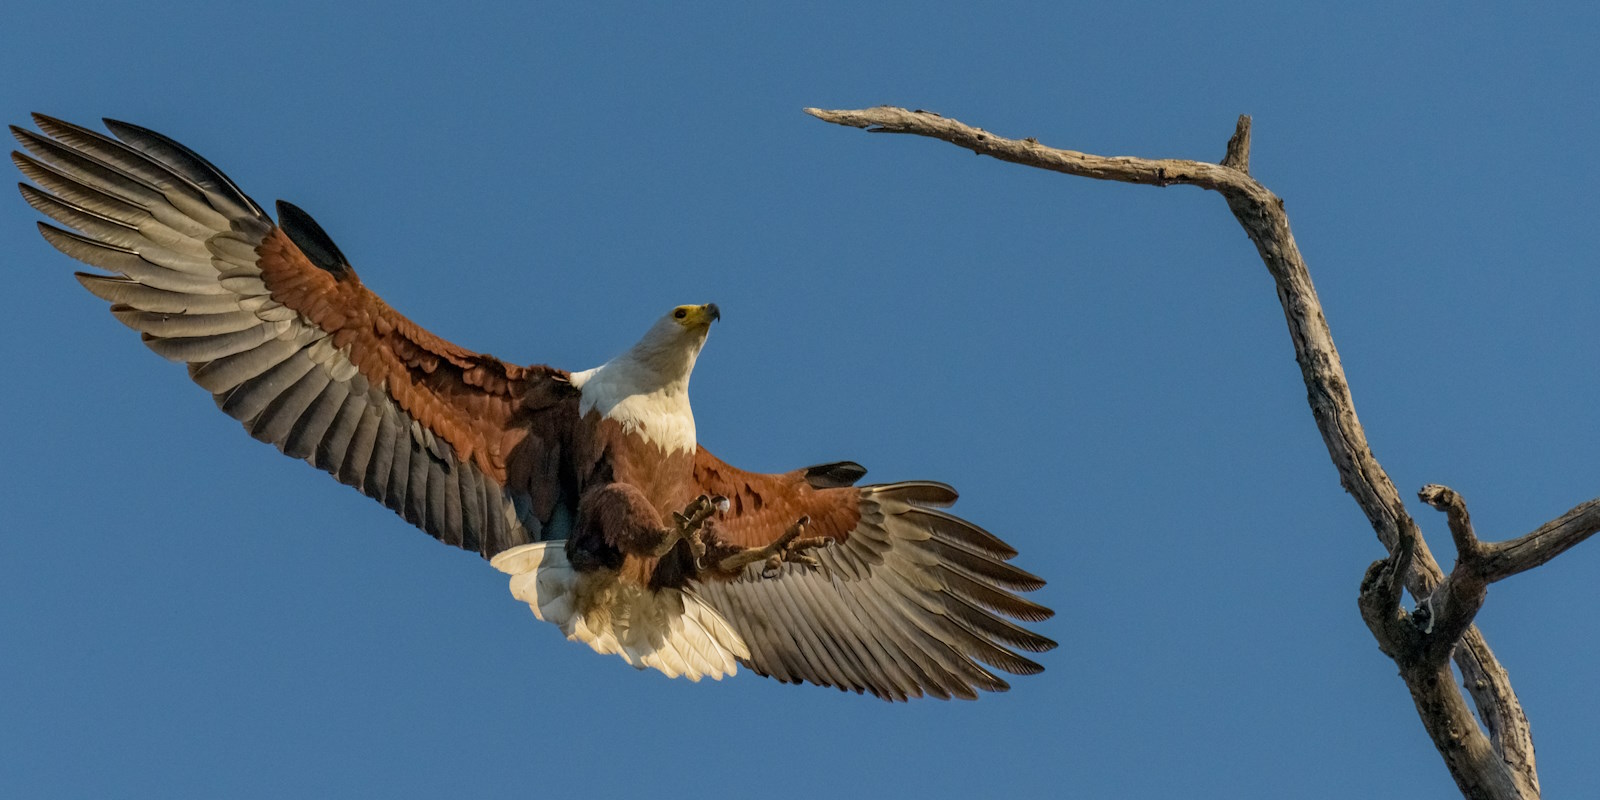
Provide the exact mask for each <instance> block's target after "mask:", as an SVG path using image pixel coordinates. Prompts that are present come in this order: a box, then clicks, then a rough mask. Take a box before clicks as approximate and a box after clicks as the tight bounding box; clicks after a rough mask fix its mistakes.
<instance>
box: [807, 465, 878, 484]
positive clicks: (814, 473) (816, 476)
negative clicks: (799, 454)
mask: <svg viewBox="0 0 1600 800" xmlns="http://www.w3.org/2000/svg"><path fill="white" fill-rule="evenodd" d="M866 474H867V468H866V467H863V466H861V465H860V464H857V463H856V462H854V461H835V462H833V463H831V464H818V465H816V466H813V467H806V483H809V484H811V488H813V489H840V488H843V487H846V486H854V485H855V484H856V481H859V480H861V478H862V477H863V476H865V475H866Z"/></svg>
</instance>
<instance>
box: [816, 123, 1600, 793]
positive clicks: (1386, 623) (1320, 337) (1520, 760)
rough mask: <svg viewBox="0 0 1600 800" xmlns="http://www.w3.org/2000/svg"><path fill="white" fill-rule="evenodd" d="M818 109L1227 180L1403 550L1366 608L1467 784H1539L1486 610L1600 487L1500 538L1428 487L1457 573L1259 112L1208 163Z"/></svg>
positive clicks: (1072, 170) (1292, 327) (1572, 535)
mask: <svg viewBox="0 0 1600 800" xmlns="http://www.w3.org/2000/svg"><path fill="white" fill-rule="evenodd" d="M806 113H808V114H810V115H812V116H814V117H817V118H818V119H822V120H824V121H827V122H832V123H835V124H838V125H846V126H850V127H855V128H864V129H866V130H868V131H870V132H874V133H903V134H914V135H918V136H927V137H931V138H935V139H941V140H943V141H946V142H950V143H951V144H955V145H957V146H960V147H964V148H966V149H969V150H971V151H973V152H974V153H978V154H979V155H986V156H991V157H993V158H998V159H1000V160H1003V161H1010V162H1013V163H1017V164H1022V165H1024V166H1030V167H1036V168H1039V169H1048V170H1052V171H1055V172H1061V173H1065V174H1068V175H1076V176H1080V177H1085V178H1094V179H1096V180H1110V181H1120V182H1124V183H1137V184H1144V185H1150V186H1170V185H1174V184H1182V185H1189V186H1197V187H1200V188H1202V189H1209V190H1211V191H1215V192H1218V193H1220V194H1222V196H1223V197H1224V198H1225V199H1226V200H1227V202H1228V207H1229V208H1230V209H1232V211H1233V213H1234V216H1235V217H1236V218H1237V219H1238V220H1239V223H1240V225H1242V226H1243V227H1244V229H1245V232H1246V233H1247V234H1248V235H1249V236H1250V239H1251V241H1253V242H1254V243H1255V245H1256V251H1257V253H1258V254H1259V255H1260V256H1261V260H1262V262H1263V263H1264V264H1265V265H1266V267H1267V270H1268V271H1269V272H1270V273H1271V274H1272V278H1273V281H1274V282H1275V283H1276V284H1277V288H1278V298H1279V301H1280V303H1281V304H1282V306H1283V311H1284V319H1285V321H1286V322H1287V324H1288V327H1289V336H1290V339H1291V341H1292V342H1293V344H1294V350H1295V360H1296V361H1297V362H1298V363H1299V365H1300V372H1301V377H1302V379H1303V380H1304V382H1305V385H1306V392H1307V402H1308V403H1309V404H1310V406H1311V413H1312V416H1313V418H1315V420H1316V423H1317V428H1318V430H1319V431H1321V432H1322V438H1323V442H1324V444H1326V446H1327V448H1328V455H1329V457H1330V458H1331V459H1332V461H1333V464H1334V467H1335V468H1336V469H1337V470H1338V472H1339V481H1340V483H1341V484H1342V485H1343V486H1344V488H1345V490H1346V491H1348V492H1349V493H1350V495H1351V496H1352V497H1353V498H1354V499H1355V501H1356V504H1357V505H1359V506H1360V507H1361V510H1362V512H1363V513H1364V514H1366V516H1367V520H1368V522H1369V523H1370V524H1371V525H1372V529H1373V531H1374V532H1375V533H1376V534H1377V536H1378V539H1379V541H1380V542H1382V543H1383V545H1384V547H1385V548H1386V549H1387V550H1388V552H1389V554H1390V555H1389V557H1388V558H1386V559H1383V560H1381V561H1378V562H1376V563H1374V564H1373V565H1372V566H1371V567H1370V568H1369V569H1368V570H1367V574H1366V576H1365V578H1364V580H1363V581H1362V587H1361V595H1360V607H1361V612H1362V618H1363V619H1364V620H1366V622H1367V624H1368V626H1369V627H1370V628H1371V629H1372V632H1373V635H1374V637H1375V638H1376V639H1377V640H1378V643H1379V647H1380V648H1381V649H1382V650H1383V652H1385V653H1386V654H1388V655H1389V656H1390V657H1391V658H1393V659H1394V660H1395V662H1396V664H1397V665H1399V666H1400V668H1401V669H1400V671H1401V677H1402V678H1403V679H1404V680H1405V682H1406V686H1407V687H1408V688H1409V689H1410V690H1411V694H1412V699H1413V701H1414V702H1415V704H1416V707H1417V711H1418V714H1419V716H1421V718H1422V721H1423V724H1424V727H1425V728H1426V729H1427V731H1428V734H1429V736H1431V737H1432V738H1433V741H1434V743H1435V745H1436V746H1437V747H1438V749H1439V752H1440V754H1441V756H1443V757H1444V760H1445V763H1446V765H1447V766H1448V767H1449V769H1450V772H1451V775H1452V776H1453V777H1454V778H1455V780H1456V784H1457V786H1458V787H1459V788H1460V789H1461V791H1462V793H1463V794H1464V795H1465V796H1467V797H1485V798H1536V797H1538V796H1539V783H1538V775H1537V770H1536V769H1535V762H1534V753H1533V738H1532V734H1531V732H1530V730H1529V727H1528V722H1527V717H1526V716H1525V715H1524V713H1523V711H1522V706H1521V704H1520V703H1519V702H1518V701H1517V696H1516V692H1515V691H1513V690H1512V687H1511V681H1510V678H1509V676H1508V675H1507V674H1506V671H1505V669H1504V668H1503V667H1501V666H1500V664H1499V662H1498V661H1497V660H1496V659H1495V657H1494V653H1493V652H1492V651H1490V649H1489V646H1488V644H1487V643H1486V642H1485V641H1484V639H1483V636H1482V634H1481V633H1480V632H1479V631H1478V629H1477V627H1476V626H1474V625H1473V624H1472V619H1473V616H1474V615H1475V614H1476V613H1477V610H1478V608H1479V607H1481V605H1482V602H1483V598H1484V595H1485V593H1486V587H1487V585H1488V584H1489V583H1492V582H1494V581H1496V580H1500V579H1501V578H1504V577H1506V576H1509V575H1512V574H1515V573H1517V572H1521V571H1524V570H1527V569H1531V568H1533V567H1536V566H1539V565H1540V564H1543V563H1545V562H1547V561H1549V560H1550V559H1551V558H1554V557H1555V556H1557V555H1559V554H1560V553H1562V552H1564V551H1565V550H1567V549H1568V548H1570V547H1572V546H1573V545H1575V544H1577V543H1578V542H1580V541H1582V540H1583V539H1585V538H1587V537H1588V536H1590V535H1592V534H1594V533H1595V532H1597V531H1600V500H1593V501H1590V502H1588V503H1585V504H1583V505H1581V506H1578V507H1577V508H1574V509H1572V510H1571V511H1569V512H1567V514H1566V515H1564V516H1563V517H1561V518H1559V519H1557V520H1554V521H1552V522H1549V523H1546V524H1545V525H1543V526H1540V528H1539V529H1538V530H1535V531H1534V532H1532V533H1530V534H1528V535H1527V536H1524V537H1522V538H1520V539H1516V540H1513V541H1510V542H1503V543H1499V544H1492V545H1486V544H1483V543H1482V542H1479V541H1478V539H1477V537H1476V535H1475V534H1474V533H1473V531H1472V527H1471V521H1470V517H1469V516H1468V515H1467V511H1466V504H1465V502H1464V501H1462V500H1461V498H1460V496H1459V495H1457V494H1456V493H1454V492H1452V491H1450V490H1449V489H1447V488H1445V487H1438V486H1429V487H1427V488H1425V489H1424V492H1423V495H1422V496H1423V499H1424V500H1425V501H1427V502H1429V503H1430V504H1435V507H1436V508H1440V509H1441V510H1443V511H1445V512H1446V514H1447V518H1448V520H1449V524H1450V530H1451V534H1452V536H1454V537H1455V540H1456V545H1457V551H1458V552H1459V553H1462V554H1464V557H1463V558H1461V559H1458V561H1457V564H1456V568H1455V569H1454V570H1452V573H1451V576H1450V578H1449V579H1446V577H1445V575H1444V573H1443V572H1442V571H1441V570H1440V569H1439V565H1438V562H1437V561H1436V560H1435V559H1434V558H1433V555H1432V553H1431V552H1429V550H1428V546H1427V543H1426V542H1425V541H1424V540H1423V539H1422V536H1421V532H1420V531H1419V530H1418V528H1417V525H1416V522H1415V521H1414V520H1413V519H1412V518H1411V516H1410V515H1409V514H1408V513H1407V512H1406V510H1405V505H1404V503H1403V502H1402V501H1401V499H1400V493H1399V492H1398V491H1397V490H1396V489H1395V486H1394V483H1393V482H1392V481H1391V480H1390V479H1389V476H1388V474H1387V473H1385V472H1384V470H1383V467H1382V466H1381V465H1380V464H1379V463H1378V460H1377V458H1376V457H1375V456H1373V454H1372V450H1371V448H1370V447H1369V446H1368V444H1367V439H1366V433H1365V431H1364V430H1363V429H1362V427H1361V423H1360V420H1359V419H1358V418H1357V417H1356V412H1355V402H1354V400H1353V399H1352V397H1351V395H1350V390H1349V385H1348V382H1347V381H1346V378H1345V374H1344V368H1343V366H1342V365H1341V363H1340V360H1339V352H1338V350H1337V348H1335V347H1334V344H1333V336H1332V333H1331V332H1330V330H1329V328H1328V322H1327V319H1326V317H1325V316H1324V314H1323V311H1322V305H1321V302H1320V301H1319V300H1318V299H1317V294H1316V289H1315V287H1314V286H1313V285H1312V282H1311V276H1310V272H1309V271H1308V270H1307V268H1306V264H1305V260H1304V258H1303V257H1302V256H1301V254H1300V250H1299V247H1298V246H1296V244H1295V241H1294V235H1293V233H1292V232H1291V231H1290V229H1289V218H1288V215H1287V213H1286V212H1285V211H1284V207H1283V201H1282V200H1280V199H1279V198H1278V197H1277V196H1276V195H1274V194H1273V193H1272V192H1270V191H1268V190H1267V188H1266V187H1265V186H1263V185H1261V184H1260V183H1259V182H1257V181H1256V180H1255V179H1254V178H1252V177H1251V176H1250V173H1249V170H1250V118H1249V117H1248V116H1241V117H1240V118H1239V121H1238V125H1237V126H1236V128H1235V130H1234V133H1233V136H1232V138H1230V139H1229V141H1228V146H1227V150H1226V154H1225V155H1224V157H1223V160H1222V163H1221V164H1208V163H1205V162H1201V161H1188V160H1182V159H1144V158H1133V157H1128V156H1114V157H1107V156H1098V155H1092V154H1088V153H1081V152H1077V151H1074V150H1062V149H1057V148H1052V147H1046V146H1044V145H1041V144H1039V143H1038V141H1036V140H1034V139H1032V138H1027V139H1020V140H1018V139H1008V138H1004V137H999V136H995V135H993V134H991V133H989V132H987V131H984V130H982V129H979V128H974V127H972V126H969V125H965V124H963V123H961V122H958V121H956V120H953V119H948V118H945V117H941V116H939V115H938V114H934V113H931V112H927V111H908V110H906V109H903V108H895V107H890V106H879V107H876V108H868V109H858V110H848V111H842V110H840V111H826V110H821V109H816V108H808V109H806ZM1402 583H1403V584H1404V586H1405V587H1406V588H1408V589H1410V591H1411V593H1412V595H1413V596H1415V597H1419V598H1423V606H1424V609H1425V610H1426V612H1427V619H1426V620H1419V619H1418V618H1417V616H1413V615H1408V614H1407V613H1406V612H1405V610H1404V609H1403V608H1401V605H1400V600H1401V597H1400V586H1401V584H1402ZM1419 616H1420V614H1419ZM1452 652H1453V653H1454V655H1455V659H1456V665H1457V666H1458V667H1459V668H1460V670H1461V674H1462V677H1463V678H1464V683H1465V686H1466V689H1467V691H1468V692H1469V693H1470V694H1471V696H1472V699H1473V702H1474V703H1475V704H1476V705H1477V708H1478V711H1479V714H1480V715H1481V717H1482V720H1483V725H1484V728H1485V729H1487V732H1488V736H1487V737H1486V736H1485V735H1484V733H1483V732H1482V731H1480V730H1479V728H1478V725H1477V722H1476V720H1475V719H1474V718H1473V716H1472V712H1471V710H1470V709H1469V708H1468V707H1467V705H1466V701H1465V699H1464V698H1463V697H1462V696H1461V693H1460V692H1459V691H1457V690H1456V689H1455V688H1454V687H1453V686H1452V685H1451V684H1452V676H1451V673H1450V669H1449V665H1448V658H1449V657H1450V655H1451V653H1452Z"/></svg>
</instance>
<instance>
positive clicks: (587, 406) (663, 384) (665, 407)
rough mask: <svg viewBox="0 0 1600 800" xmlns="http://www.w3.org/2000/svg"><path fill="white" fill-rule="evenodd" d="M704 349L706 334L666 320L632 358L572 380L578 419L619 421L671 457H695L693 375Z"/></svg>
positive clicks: (633, 351)
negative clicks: (576, 391) (691, 403)
mask: <svg viewBox="0 0 1600 800" xmlns="http://www.w3.org/2000/svg"><path fill="white" fill-rule="evenodd" d="M704 343H705V332H704V330H701V331H699V332H698V333H696V332H693V331H687V330H684V329H683V328H682V326H680V325H678V324H676V323H675V322H673V321H672V320H671V319H668V318H664V319H663V320H662V321H661V322H658V323H656V325H655V327H653V328H651V329H650V331H649V332H648V333H646V334H645V336H644V338H643V339H641V340H640V341H639V343H638V344H636V345H634V346H633V348H632V349H631V350H629V351H628V352H626V353H623V354H622V355H620V356H617V357H616V358H614V359H612V360H610V361H608V362H606V363H605V364H602V365H600V366H598V367H595V368H594V369H590V370H584V371H583V372H575V373H573V374H572V376H571V381H572V385H573V386H576V387H578V389H579V390H580V392H581V393H582V394H581V396H580V398H579V402H578V413H579V414H580V415H584V416H587V415H588V414H589V413H590V412H591V411H592V412H595V413H598V414H599V415H600V416H601V417H603V418H605V419H612V420H616V421H617V422H618V423H619V424H621V425H622V429H623V431H625V432H627V433H632V434H636V435H638V436H639V437H641V438H643V439H644V440H645V441H647V442H651V443H653V444H655V445H656V446H658V447H660V448H662V449H663V450H666V451H667V452H669V453H670V452H675V451H679V450H683V451H690V452H692V451H693V450H694V448H695V433H694V412H693V411H691V410H690V408H689V374H690V373H691V372H693V371H694V362H695V358H696V357H697V356H698V355H699V353H700V347H701V345H703V344H704Z"/></svg>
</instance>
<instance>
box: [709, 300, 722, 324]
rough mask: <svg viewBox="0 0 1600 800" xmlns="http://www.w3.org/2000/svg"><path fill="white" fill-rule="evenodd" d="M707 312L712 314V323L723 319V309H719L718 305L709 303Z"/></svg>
mask: <svg viewBox="0 0 1600 800" xmlns="http://www.w3.org/2000/svg"><path fill="white" fill-rule="evenodd" d="M706 311H707V312H709V313H710V314H711V321H712V322H715V321H717V320H719V319H722V309H720V308H717V304H716V303H707V304H706Z"/></svg>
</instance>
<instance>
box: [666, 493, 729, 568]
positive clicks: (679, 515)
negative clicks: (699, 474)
mask: <svg viewBox="0 0 1600 800" xmlns="http://www.w3.org/2000/svg"><path fill="white" fill-rule="evenodd" d="M718 501H721V503H722V504H723V505H726V504H727V502H728V500H727V498H725V497H723V496H721V495H717V496H716V497H714V498H713V497H707V496H706V495H700V496H699V497H696V498H695V499H693V500H690V501H689V505H687V506H684V508H683V510H682V511H674V512H672V527H670V528H668V529H667V531H666V534H665V535H664V536H663V537H662V538H661V544H660V546H658V547H657V548H656V549H655V552H654V553H653V555H655V556H657V557H660V556H664V555H666V554H667V553H670V552H672V548H674V547H677V546H678V542H680V541H681V542H684V543H685V544H687V545H688V546H689V554H690V555H692V556H694V559H695V563H696V564H697V565H698V564H699V562H700V559H701V558H703V557H704V556H705V554H706V543H705V539H704V537H703V536H701V533H702V532H703V531H704V530H705V526H706V521H707V520H709V519H710V518H711V515H712V514H715V513H716V512H717V510H718Z"/></svg>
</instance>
